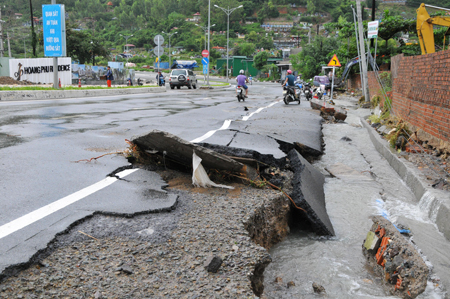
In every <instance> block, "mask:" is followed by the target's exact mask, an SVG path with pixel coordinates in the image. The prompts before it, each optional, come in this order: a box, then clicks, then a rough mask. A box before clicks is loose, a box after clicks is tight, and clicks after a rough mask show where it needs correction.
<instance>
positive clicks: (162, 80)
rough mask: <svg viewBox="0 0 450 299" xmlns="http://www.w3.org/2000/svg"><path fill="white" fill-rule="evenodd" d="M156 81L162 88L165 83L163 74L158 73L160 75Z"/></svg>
mask: <svg viewBox="0 0 450 299" xmlns="http://www.w3.org/2000/svg"><path fill="white" fill-rule="evenodd" d="M156 81H157V83H156V84H158V86H162V85H163V82H164V76H163V75H162V74H161V72H158V74H157V75H156Z"/></svg>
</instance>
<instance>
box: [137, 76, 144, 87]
mask: <svg viewBox="0 0 450 299" xmlns="http://www.w3.org/2000/svg"><path fill="white" fill-rule="evenodd" d="M137 85H139V86H142V85H144V80H142V79H141V78H138V79H137Z"/></svg>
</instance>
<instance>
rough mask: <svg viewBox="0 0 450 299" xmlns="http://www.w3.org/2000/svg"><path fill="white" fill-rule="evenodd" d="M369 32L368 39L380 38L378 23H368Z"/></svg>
mask: <svg viewBox="0 0 450 299" xmlns="http://www.w3.org/2000/svg"><path fill="white" fill-rule="evenodd" d="M367 27H368V31H367V37H368V38H377V37H378V21H373V22H369V23H367Z"/></svg>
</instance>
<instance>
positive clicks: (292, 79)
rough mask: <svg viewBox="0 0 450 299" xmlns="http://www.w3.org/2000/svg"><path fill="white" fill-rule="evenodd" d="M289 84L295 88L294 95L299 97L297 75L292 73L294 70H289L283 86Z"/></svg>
mask: <svg viewBox="0 0 450 299" xmlns="http://www.w3.org/2000/svg"><path fill="white" fill-rule="evenodd" d="M284 86H288V87H291V88H292V89H293V90H294V96H295V98H297V93H296V92H295V76H294V75H292V70H287V76H286V80H285V81H284V83H283V87H284Z"/></svg>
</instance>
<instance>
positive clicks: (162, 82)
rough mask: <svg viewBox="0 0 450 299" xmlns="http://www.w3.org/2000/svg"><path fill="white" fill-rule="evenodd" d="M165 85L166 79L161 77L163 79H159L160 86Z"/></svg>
mask: <svg viewBox="0 0 450 299" xmlns="http://www.w3.org/2000/svg"><path fill="white" fill-rule="evenodd" d="M164 85H166V81H165V80H164V77H163V76H161V77H159V86H164Z"/></svg>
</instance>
